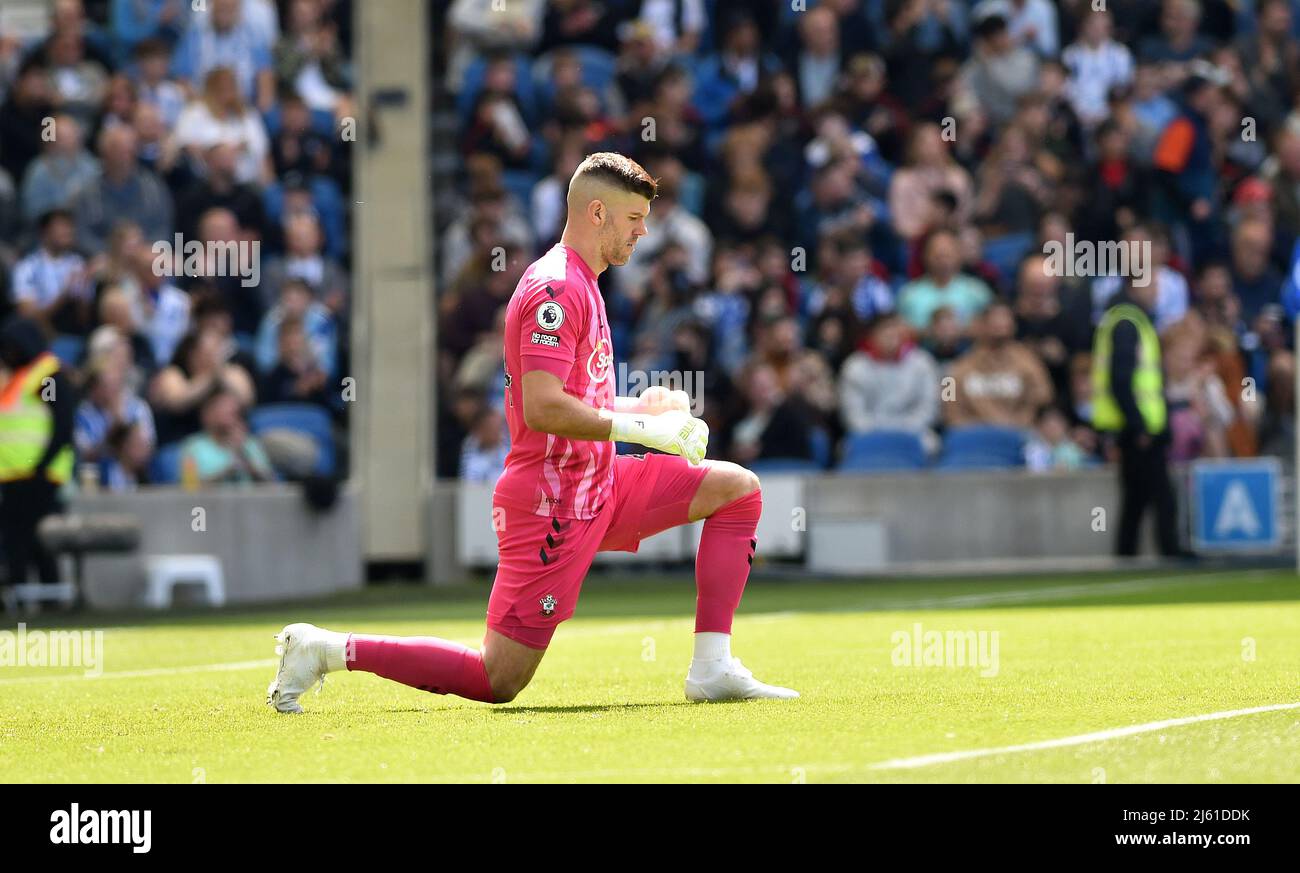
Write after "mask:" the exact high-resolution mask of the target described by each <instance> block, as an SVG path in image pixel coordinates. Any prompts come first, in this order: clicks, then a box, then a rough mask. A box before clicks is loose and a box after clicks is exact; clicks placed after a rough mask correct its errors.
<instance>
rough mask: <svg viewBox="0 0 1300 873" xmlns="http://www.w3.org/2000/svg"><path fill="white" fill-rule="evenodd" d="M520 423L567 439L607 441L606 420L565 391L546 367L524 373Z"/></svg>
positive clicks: (596, 411) (591, 407)
mask: <svg viewBox="0 0 1300 873" xmlns="http://www.w3.org/2000/svg"><path fill="white" fill-rule="evenodd" d="M522 384H523V386H524V424H526V425H527V426H528V429H529V430H535V431H539V432H541V433H550V434H555V435H556V436H560V437H567V438H568V439H571V440H608V439H609V438H610V436H609V432H610V420H609V419H608V418H602V417H601V415H600V410H598V409H596V408H595V407H594V406H588V405H587V404H585V403H583V402H582V401H581V400H579V399H578V398H576V397H574V396H573V395H572V394H567V393H565V390H564V383H563V382H561V381H560V379H559V377H558V376H556V375H554V374H553V373H549V372H547V371H546V370H529V371H528V372H527V373H524V376H523V380H522Z"/></svg>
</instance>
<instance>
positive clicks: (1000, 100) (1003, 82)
mask: <svg viewBox="0 0 1300 873" xmlns="http://www.w3.org/2000/svg"><path fill="white" fill-rule="evenodd" d="M1037 82H1038V58H1037V56H1036V55H1035V54H1034V53H1033V51H1031V50H1030V49H1028V48H1025V47H1024V46H1017V45H1016V44H1015V42H1014V40H1013V39H1012V38H1011V33H1010V31H1009V30H1008V29H1007V19H1006V18H1005V17H1004V16H1003V15H1002V14H1000V13H998V12H992V13H990V14H987V15H985V16H984V17H983V18H980V19H979V20H977V21H976V24H975V47H974V51H973V52H972V54H971V58H970V60H968V61H967V62H966V63H965V65H964V66H963V67H962V68H961V74H960V82H959V85H958V87H959V88H960V89H961V91H962V92H963V93H964V94H966V95H968V98H969V99H973V100H974V101H975V102H976V103H977V104H978V105H979V107H980V108H981V109H982V110H983V112H984V113H985V114H986V115H987V116H988V119H989V121H991V122H992V123H993V124H995V125H1002V124H1005V123H1007V122H1008V121H1010V120H1011V117H1012V116H1013V115H1015V112H1016V103H1017V101H1019V99H1020V98H1021V97H1023V96H1025V95H1026V94H1028V93H1029V92H1030V91H1031V90H1033V88H1034V86H1035V85H1036V84H1037Z"/></svg>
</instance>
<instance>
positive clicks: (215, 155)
mask: <svg viewBox="0 0 1300 873" xmlns="http://www.w3.org/2000/svg"><path fill="white" fill-rule="evenodd" d="M204 164H205V166H206V168H207V174H206V176H204V178H202V179H200V180H199V181H197V182H195V183H194V184H193V185H192V186H191V187H190V188H189V190H187V191H186V192H185V193H184V194H182V195H181V196H180V198H179V199H178V201H177V205H178V207H179V209H178V210H177V212H178V213H179V214H180V216H181V219H180V228H179V229H180V232H181V234H182V236H183V237H184V238H185V239H196V238H197V237H198V230H199V228H198V224H199V217H200V216H202V215H204V214H205V213H207V212H208V211H209V210H211V209H226V210H229V211H230V212H232V213H234V215H235V218H236V220H237V221H238V222H239V226H240V227H242V228H245V229H246V230H248V231H249V232H250V233H251V234H252V235H253V236H254V238H256V239H264V238H265V237H266V229H267V221H266V210H265V209H264V208H263V205H262V197H261V194H260V193H259V192H258V190H257V189H256V188H255V187H253V186H252V185H249V184H245V183H242V182H240V181H238V179H237V174H238V172H239V171H238V165H239V150H238V149H237V148H236V147H235V146H234V145H232V144H230V143H229V142H218V143H216V144H215V145H212V146H210V147H209V148H208V149H207V150H206V151H205V152H204Z"/></svg>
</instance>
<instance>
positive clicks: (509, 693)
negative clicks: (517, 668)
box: [488, 674, 528, 703]
mask: <svg viewBox="0 0 1300 873" xmlns="http://www.w3.org/2000/svg"><path fill="white" fill-rule="evenodd" d="M488 684H489V685H491V686H492V702H493V703H509V702H510V701H512V700H514V699H515V698H516V697H518V696H519V692H520V691H523V690H524V688H526V687H527V686H528V677H526V676H511V675H501V676H493V675H491V674H489V675H488Z"/></svg>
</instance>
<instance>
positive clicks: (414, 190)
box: [351, 0, 435, 561]
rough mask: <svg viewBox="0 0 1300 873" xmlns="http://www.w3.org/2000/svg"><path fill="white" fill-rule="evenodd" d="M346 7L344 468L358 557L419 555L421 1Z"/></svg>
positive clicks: (430, 317)
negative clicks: (348, 406) (349, 71)
mask: <svg viewBox="0 0 1300 873" xmlns="http://www.w3.org/2000/svg"><path fill="white" fill-rule="evenodd" d="M353 8H354V10H355V15H356V22H355V25H356V26H355V28H354V30H355V33H356V50H355V62H356V77H355V78H356V81H357V82H358V83H359V86H358V94H357V98H358V102H359V122H358V124H357V138H358V141H357V143H356V152H355V154H354V165H353V166H354V169H353V172H354V174H355V175H354V197H353V200H354V201H356V202H354V203H353V204H352V215H353V240H354V245H355V251H356V255H357V256H356V258H355V268H356V269H355V272H354V285H355V297H354V308H353V324H352V343H353V360H352V367H353V371H354V375H355V376H356V400H355V405H354V406H353V407H352V411H353V419H352V428H351V441H352V444H351V448H352V459H353V465H352V469H353V471H354V475H355V476H356V477H357V480H358V482H359V484H360V485H361V488H362V495H363V502H362V507H363V511H362V534H363V543H364V551H365V556H366V559H367V560H368V561H422V560H423V559H424V557H425V554H426V551H427V544H426V539H427V536H428V530H429V525H428V524H427V519H426V506H427V496H426V495H427V494H428V492H429V489H430V488H431V485H432V479H433V470H434V467H433V452H434V440H433V434H434V433H435V431H434V427H433V416H434V406H433V386H432V385H431V382H430V380H431V379H432V373H433V348H434V307H433V265H432V255H431V245H430V239H431V234H430V228H429V216H430V209H429V204H430V199H429V198H430V191H429V169H428V164H429V141H428V119H429V113H428V107H429V33H428V17H427V16H428V8H427V5H426V4H425V2H424V0H383V2H366V3H356V4H354V6H353ZM363 119H364V120H363ZM367 122H373V125H374V129H373V131H372V130H371V129H370V128H371V125H370V124H369V123H367ZM372 133H373V134H374V137H373V139H372Z"/></svg>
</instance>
